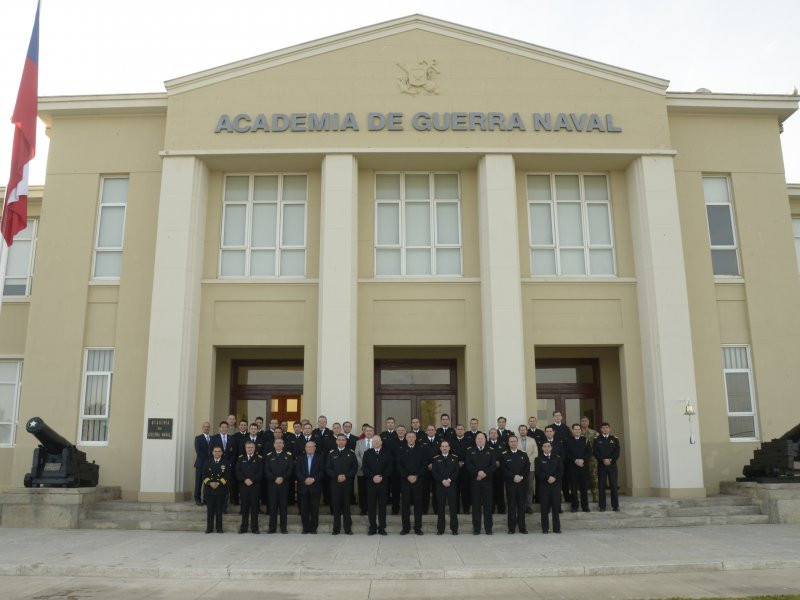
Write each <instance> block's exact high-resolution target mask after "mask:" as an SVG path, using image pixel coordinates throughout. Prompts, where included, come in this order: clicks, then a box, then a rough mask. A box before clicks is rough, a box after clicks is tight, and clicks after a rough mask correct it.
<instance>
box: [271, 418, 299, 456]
mask: <svg viewBox="0 0 800 600" xmlns="http://www.w3.org/2000/svg"><path fill="white" fill-rule="evenodd" d="M296 424H297V423H295V425H296ZM280 428H281V432H282V437H283V444H284V448H286V449H287V450H288V449H289V448H294V442H295V440H297V434H296V433H294V432H293V431H292V430H291V429H289V423H287V422H286V421H281V424H280ZM302 430H303V428H302V427H301V428H300V431H301V432H302ZM273 435H274V432H273Z"/></svg>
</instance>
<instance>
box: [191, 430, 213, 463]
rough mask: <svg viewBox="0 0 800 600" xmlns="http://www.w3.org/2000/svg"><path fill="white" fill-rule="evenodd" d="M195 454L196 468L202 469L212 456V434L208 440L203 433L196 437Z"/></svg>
mask: <svg viewBox="0 0 800 600" xmlns="http://www.w3.org/2000/svg"><path fill="white" fill-rule="evenodd" d="M194 455H195V458H194V468H195V469H202V468H203V466H205V464H206V461H207V460H208V459H209V458H211V436H209V438H208V441H206V436H205V434H203V433H201V434H200V435H198V436H197V437H195V438H194Z"/></svg>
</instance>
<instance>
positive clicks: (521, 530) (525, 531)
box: [519, 529, 528, 535]
mask: <svg viewBox="0 0 800 600" xmlns="http://www.w3.org/2000/svg"><path fill="white" fill-rule="evenodd" d="M519 532H520V533H524V534H525V535H527V534H528V530H527V529H520V530H519Z"/></svg>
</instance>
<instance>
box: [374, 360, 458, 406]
mask: <svg viewBox="0 0 800 600" xmlns="http://www.w3.org/2000/svg"><path fill="white" fill-rule="evenodd" d="M380 379H381V381H380V384H381V385H450V369H381V374H380ZM386 416H390V415H386Z"/></svg>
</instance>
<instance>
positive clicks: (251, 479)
mask: <svg viewBox="0 0 800 600" xmlns="http://www.w3.org/2000/svg"><path fill="white" fill-rule="evenodd" d="M253 427H255V425H253ZM236 477H237V478H238V479H239V496H240V498H241V500H242V523H241V525H239V533H247V527H248V520H249V525H250V531H252V532H253V533H260V532H259V530H258V509H259V503H260V498H261V480H262V479H263V478H264V460H263V459H262V457H261V455H260V454H257V453H256V444H255V442H254V441H252V440H249V439H248V440H247V442H245V445H244V454H242V455H241V456H240V457H239V460H238V461H236ZM248 517H249V518H248Z"/></svg>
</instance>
